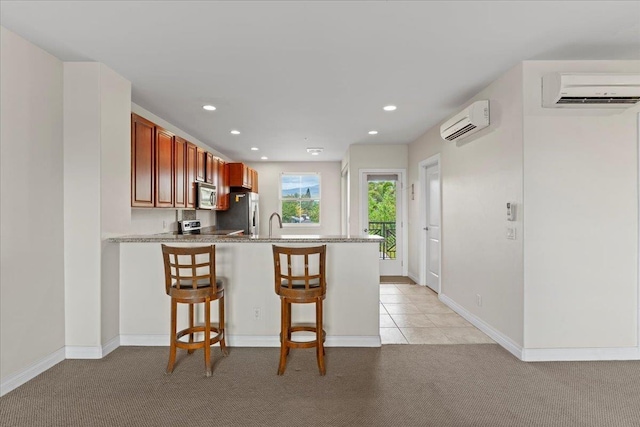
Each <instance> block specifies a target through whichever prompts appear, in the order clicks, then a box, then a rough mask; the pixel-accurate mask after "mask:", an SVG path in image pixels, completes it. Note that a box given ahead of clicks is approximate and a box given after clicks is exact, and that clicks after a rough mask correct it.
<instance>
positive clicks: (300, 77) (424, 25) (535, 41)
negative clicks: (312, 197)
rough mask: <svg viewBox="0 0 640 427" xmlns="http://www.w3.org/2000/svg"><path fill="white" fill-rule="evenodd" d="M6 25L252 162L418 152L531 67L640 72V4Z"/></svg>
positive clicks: (23, 6) (163, 7) (75, 8)
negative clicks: (89, 66) (117, 80)
mask: <svg viewBox="0 0 640 427" xmlns="http://www.w3.org/2000/svg"><path fill="white" fill-rule="evenodd" d="M0 23H1V24H2V25H3V26H4V27H6V28H8V29H10V30H12V31H14V32H16V33H17V34H19V35H21V36H22V37H24V38H26V39H28V40H30V41H31V42H33V43H35V44H36V45H38V46H41V47H42V48H44V49H45V50H47V51H48V52H51V53H52V54H53V55H55V56H57V57H58V58H60V59H62V60H64V61H99V62H102V63H104V64H106V65H107V66H109V67H110V68H112V69H113V70H115V71H116V72H118V73H119V74H121V75H122V76H123V77H125V78H126V79H127V80H129V81H131V83H132V87H133V93H132V97H133V102H135V103H136V104H138V105H140V106H141V107H143V108H145V109H147V110H149V111H151V112H153V113H154V114H156V115H158V116H160V117H162V118H163V119H165V120H167V121H168V122H170V123H172V124H173V125H175V126H177V127H179V128H181V129H183V130H184V131H185V132H188V133H189V134H191V135H193V136H194V137H196V138H198V139H200V140H201V141H202V142H204V143H206V144H208V145H209V146H211V147H212V148H213V149H215V150H218V151H219V152H221V153H222V154H224V155H226V156H228V157H230V158H231V159H234V160H242V161H259V159H260V157H261V156H267V157H268V158H269V161H311V160H320V161H337V160H340V159H341V158H342V157H343V156H344V154H345V152H346V150H347V147H348V146H349V145H350V144H406V143H410V142H412V141H414V140H415V139H417V138H418V137H419V136H420V135H422V134H423V133H424V132H425V131H426V130H427V129H429V128H430V127H432V126H434V125H437V124H439V122H441V121H442V120H443V119H446V118H447V116H449V115H450V114H452V113H455V112H456V109H458V108H459V107H461V106H462V104H463V103H465V102H466V101H467V100H468V99H469V98H471V97H472V96H473V95H474V94H476V93H477V92H478V91H480V90H481V89H482V88H484V87H485V86H487V85H488V84H489V83H490V82H491V81H493V80H495V79H496V78H497V77H499V76H500V75H501V74H502V73H504V72H505V71H507V70H508V69H509V68H511V67H513V66H515V65H516V64H517V63H518V62H520V61H522V60H527V59H640V2H639V1H632V2H612V1H603V2H597V1H587V2H578V1H544V2H520V1H510V2H506V1H505V2H485V1H470V2H462V1H448V2H431V1H430V2H401V1H387V2H367V1H351V2H333V1H316V2H303V1H298V2H293V1H279V2H271V1H255V2H247V1H245V2H206V1H200V2H190V1H157V2H137V1H127V2H124V1H121V2H99V1H85V2H64V1H46V2H24V1H22V2H13V1H2V2H0ZM205 104H212V105H214V106H216V107H217V109H216V111H213V112H207V111H205V110H203V109H202V106H203V105H205ZM388 104H393V105H396V106H397V107H398V108H397V110H396V111H393V112H385V111H383V110H382V107H383V106H385V105H388ZM232 129H237V130H239V131H240V132H241V133H240V135H231V134H230V131H231V130H232ZM370 130H377V131H378V132H379V133H378V134H377V135H369V134H368V131H370ZM250 147H259V148H260V151H250ZM307 147H323V148H324V151H323V152H322V154H320V155H319V156H311V155H309V154H308V153H307V151H306V148H307Z"/></svg>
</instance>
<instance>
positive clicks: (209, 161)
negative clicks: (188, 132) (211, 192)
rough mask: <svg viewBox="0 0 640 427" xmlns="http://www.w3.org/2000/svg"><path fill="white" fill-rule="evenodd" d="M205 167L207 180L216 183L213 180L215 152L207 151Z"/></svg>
mask: <svg viewBox="0 0 640 427" xmlns="http://www.w3.org/2000/svg"><path fill="white" fill-rule="evenodd" d="M205 169H206V170H205V176H204V180H205V182H207V183H209V184H213V185H215V183H214V182H213V180H214V177H215V172H214V162H213V154H211V153H209V152H208V151H207V152H206V153H205Z"/></svg>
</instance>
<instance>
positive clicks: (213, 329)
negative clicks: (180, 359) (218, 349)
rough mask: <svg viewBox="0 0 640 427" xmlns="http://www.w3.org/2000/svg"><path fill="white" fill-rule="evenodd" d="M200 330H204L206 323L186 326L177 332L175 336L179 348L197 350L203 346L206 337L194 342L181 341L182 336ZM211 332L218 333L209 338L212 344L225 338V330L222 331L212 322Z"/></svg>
mask: <svg viewBox="0 0 640 427" xmlns="http://www.w3.org/2000/svg"><path fill="white" fill-rule="evenodd" d="M198 332H204V325H198V326H194V327H193V328H185V329H183V330H181V331H179V332H178V333H177V334H176V337H175V345H176V347H178V348H182V349H186V350H195V349H198V348H202V345H203V344H204V339H203V340H200V341H194V342H184V341H180V338H182V337H184V336H186V335H190V334H195V333H198ZM210 333H215V334H216V335H212V336H211V335H210V336H211V338H210V339H209V343H210V344H211V345H213V344H215V343H217V342H220V340H222V339H223V338H224V331H220V329H219V328H218V327H217V326H213V324H211V331H210Z"/></svg>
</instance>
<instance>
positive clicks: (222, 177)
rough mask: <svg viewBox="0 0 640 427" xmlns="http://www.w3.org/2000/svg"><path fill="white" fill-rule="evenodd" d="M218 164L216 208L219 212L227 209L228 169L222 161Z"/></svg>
mask: <svg viewBox="0 0 640 427" xmlns="http://www.w3.org/2000/svg"><path fill="white" fill-rule="evenodd" d="M217 161H218V162H217V163H218V207H217V210H219V211H226V210H227V209H229V168H228V167H227V163H226V162H225V161H224V160H222V159H217Z"/></svg>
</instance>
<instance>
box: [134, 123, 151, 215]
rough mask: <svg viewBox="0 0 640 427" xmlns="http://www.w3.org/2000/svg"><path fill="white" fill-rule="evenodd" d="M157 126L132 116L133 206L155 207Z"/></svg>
mask: <svg viewBox="0 0 640 427" xmlns="http://www.w3.org/2000/svg"><path fill="white" fill-rule="evenodd" d="M154 151H155V125H154V124H153V123H151V122H150V121H149V120H146V119H144V118H142V117H140V116H138V115H136V114H132V115H131V206H133V207H153V206H154V202H155V187H154V180H155V176H154V164H155V157H154V155H155V153H154Z"/></svg>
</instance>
